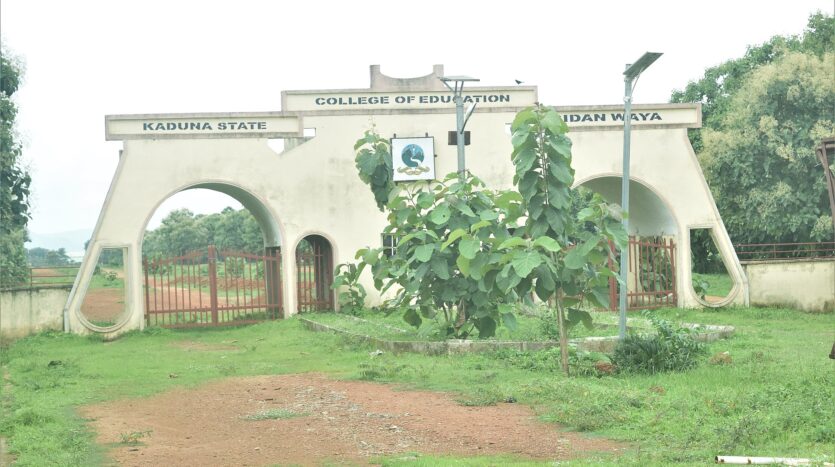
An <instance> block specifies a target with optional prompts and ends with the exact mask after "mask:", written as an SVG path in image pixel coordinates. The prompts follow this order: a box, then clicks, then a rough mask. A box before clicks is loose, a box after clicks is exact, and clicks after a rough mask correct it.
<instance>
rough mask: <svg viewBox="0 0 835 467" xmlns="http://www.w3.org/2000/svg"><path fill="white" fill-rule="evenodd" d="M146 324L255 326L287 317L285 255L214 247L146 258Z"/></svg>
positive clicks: (275, 250) (272, 251)
mask: <svg viewBox="0 0 835 467" xmlns="http://www.w3.org/2000/svg"><path fill="white" fill-rule="evenodd" d="M143 269H144V274H145V280H144V289H145V324H147V325H149V326H162V327H168V328H179V327H203V326H221V325H237V324H248V323H256V322H259V321H264V320H271V319H278V318H281V317H283V310H282V297H281V253H280V250H279V249H277V248H276V249H271V250H268V251H267V252H266V254H263V255H254V254H249V253H240V252H232V251H218V250H217V249H216V248H215V247H214V246H213V245H210V246H209V247H208V248H207V249H206V250H205V251H194V252H191V253H188V254H186V255H183V256H177V257H173V258H157V259H153V260H148V259H147V258H146V259H144V260H143Z"/></svg>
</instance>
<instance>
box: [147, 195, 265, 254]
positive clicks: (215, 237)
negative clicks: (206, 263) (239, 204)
mask: <svg viewBox="0 0 835 467" xmlns="http://www.w3.org/2000/svg"><path fill="white" fill-rule="evenodd" d="M207 245H215V246H216V247H217V248H218V249H220V250H232V251H242V252H246V253H261V252H263V250H264V237H263V234H262V233H261V226H260V225H258V222H257V221H256V220H255V217H253V216H252V214H251V213H250V212H249V211H247V210H246V209H240V210H237V211H236V210H235V209H233V208H231V207H227V208H224V209H223V211H221V212H219V213H213V214H207V215H202V214H201V215H195V214H194V213H193V212H191V211H189V210H188V209H179V210H175V211H171V212H170V213H169V214H168V215H167V216H166V217H165V218H164V219H163V220H162V223H161V224H160V226H159V227H157V228H156V229H154V230H150V231H148V232H146V233H145V239H144V240H143V243H142V254H143V255H144V256H147V257H160V256H179V255H182V254H185V253H188V252H190V251H194V250H201V249H204V248H206V246H207Z"/></svg>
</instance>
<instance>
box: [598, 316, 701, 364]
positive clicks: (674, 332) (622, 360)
mask: <svg viewBox="0 0 835 467" xmlns="http://www.w3.org/2000/svg"><path fill="white" fill-rule="evenodd" d="M644 316H645V317H646V318H648V319H649V321H650V322H651V323H652V326H653V327H654V328H655V330H656V331H657V333H656V334H642V335H639V334H629V335H628V336H626V338H624V340H623V341H622V342H620V343H619V344H618V345H617V347H615V351H614V353H613V354H612V363H614V364H615V366H617V368H618V370H619V371H621V372H627V373H649V374H654V373H661V372H666V371H684V370H688V369H690V368H693V367H695V366H696V365H697V364H698V358H699V357H700V356H701V355H703V354H705V353H706V348H705V345H704V344H702V343H701V342H698V341H697V340H696V339H694V338H693V335H692V331H691V330H689V329H684V328H680V327H677V326H674V325H673V324H672V323H670V322H669V321H665V320H662V319H659V318H656V317H654V316H652V315H650V314H645V315H644Z"/></svg>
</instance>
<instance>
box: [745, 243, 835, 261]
mask: <svg viewBox="0 0 835 467" xmlns="http://www.w3.org/2000/svg"><path fill="white" fill-rule="evenodd" d="M734 249H736V255H737V257H738V258H739V260H740V261H742V262H746V261H775V260H777V261H788V260H796V259H821V258H835V242H818V243H742V244H738V245H734Z"/></svg>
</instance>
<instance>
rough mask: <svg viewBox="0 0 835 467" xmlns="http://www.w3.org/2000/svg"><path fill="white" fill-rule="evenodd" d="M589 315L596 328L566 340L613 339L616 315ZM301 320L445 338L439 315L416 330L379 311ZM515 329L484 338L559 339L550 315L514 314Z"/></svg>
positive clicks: (577, 330) (396, 337) (404, 337)
mask: <svg viewBox="0 0 835 467" xmlns="http://www.w3.org/2000/svg"><path fill="white" fill-rule="evenodd" d="M591 314H592V316H593V317H594V322H595V324H596V326H595V327H594V328H593V329H588V328H586V327H585V326H583V325H578V326H575V327H573V328H571V329H570V330H569V333H568V335H569V338H575V337H588V336H616V335H617V334H618V328H617V314H615V313H610V312H591ZM304 317H305V318H308V319H310V320H312V321H316V322H319V323H322V324H326V325H328V326H331V327H333V328H336V329H340V330H343V331H348V332H351V333H354V334H360V335H368V336H373V337H377V338H380V339H386V340H392V341H416V340H424V341H425V340H430V341H441V340H443V339H445V336H442V335H440V334H439V333H438V332H436V331H437V329H438V326H439V323H440V322H442V320H440V316H439V317H438V319H439V321H438V322H435V321H434V320H430V319H424V320H423V323H422V324H421V326H420V328H415V327H413V326H411V325H409V324H408V323H406V322H405V321H403V318H402V315H400V314H398V313H392V314H389V315H386V314H384V313H382V312H375V311H364V312H362V313H359V314H358V315H357V316H356V318H359V319H356V318H354V317H353V316H350V315H346V314H344V313H332V312H326V313H316V314H309V315H305V316H304ZM633 321H635V322H636V324H638V325H639V326H644V327H646V326H649V323H648V322H646V320H643V319H641V318H640V317H637V318H630V326H633ZM605 325H608V326H605ZM516 326H517V327H516V329H515V330H513V331H511V330H510V329H508V328H507V327H504V326H501V327H499V328H497V329H496V335H495V336H493V337H490V338H488V339H490V340H501V341H548V340H559V330H558V329H557V325H556V317H555V316H553V315H546V316H542V315H526V314H519V313H517V314H516ZM470 337H471V338H473V339H478V338H479V337H478V330H477V329H473V333H472V334H471V336H470Z"/></svg>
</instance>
